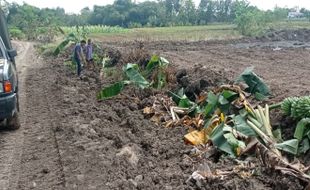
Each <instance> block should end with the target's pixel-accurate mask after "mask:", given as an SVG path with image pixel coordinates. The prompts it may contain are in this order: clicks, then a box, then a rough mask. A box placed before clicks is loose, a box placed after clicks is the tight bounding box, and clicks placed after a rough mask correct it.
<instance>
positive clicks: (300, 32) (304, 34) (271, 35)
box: [257, 29, 310, 42]
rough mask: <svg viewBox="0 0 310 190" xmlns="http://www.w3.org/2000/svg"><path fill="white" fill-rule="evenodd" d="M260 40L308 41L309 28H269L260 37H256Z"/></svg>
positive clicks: (309, 38)
mask: <svg viewBox="0 0 310 190" xmlns="http://www.w3.org/2000/svg"><path fill="white" fill-rule="evenodd" d="M257 39H259V40H261V41H300V42H309V41H310V29H297V30H287V29H286V30H277V31H275V30H271V31H268V32H267V33H266V34H265V35H263V36H262V37H259V38H257Z"/></svg>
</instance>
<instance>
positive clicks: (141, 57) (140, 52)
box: [120, 48, 151, 68]
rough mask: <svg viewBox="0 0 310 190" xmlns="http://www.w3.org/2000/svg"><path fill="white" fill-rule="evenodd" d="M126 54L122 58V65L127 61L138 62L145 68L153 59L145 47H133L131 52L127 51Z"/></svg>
mask: <svg viewBox="0 0 310 190" xmlns="http://www.w3.org/2000/svg"><path fill="white" fill-rule="evenodd" d="M124 54H125V55H124V56H123V57H122V59H121V60H120V65H125V64H127V63H136V64H138V65H139V66H140V67H141V68H145V67H146V65H147V63H148V62H149V61H150V59H151V54H150V53H149V52H148V51H147V50H145V49H144V48H137V49H133V50H131V51H129V52H125V53H124Z"/></svg>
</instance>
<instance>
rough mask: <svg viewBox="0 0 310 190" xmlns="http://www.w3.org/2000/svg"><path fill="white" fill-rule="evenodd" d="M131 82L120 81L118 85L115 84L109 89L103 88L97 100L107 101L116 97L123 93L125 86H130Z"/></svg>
mask: <svg viewBox="0 0 310 190" xmlns="http://www.w3.org/2000/svg"><path fill="white" fill-rule="evenodd" d="M128 83H129V81H120V82H117V83H114V84H112V85H110V86H108V87H105V88H103V89H102V90H101V91H100V92H99V93H98V94H97V99H98V100H105V99H108V98H111V97H113V96H116V95H118V94H120V93H121V91H122V90H123V89H124V86H125V84H128Z"/></svg>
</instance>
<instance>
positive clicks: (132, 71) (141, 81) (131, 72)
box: [123, 63, 150, 89]
mask: <svg viewBox="0 0 310 190" xmlns="http://www.w3.org/2000/svg"><path fill="white" fill-rule="evenodd" d="M123 70H124V72H125V73H126V76H127V77H128V78H129V80H130V81H131V82H132V83H133V84H135V85H137V86H139V87H140V88H141V89H145V88H148V87H149V86H150V83H149V82H148V81H147V80H146V79H145V78H144V77H143V76H142V75H141V73H140V72H139V67H138V65H137V64H131V63H128V64H127V65H125V66H124V67H123Z"/></svg>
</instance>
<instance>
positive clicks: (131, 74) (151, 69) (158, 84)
mask: <svg viewBox="0 0 310 190" xmlns="http://www.w3.org/2000/svg"><path fill="white" fill-rule="evenodd" d="M168 65H169V62H168V60H166V59H165V58H163V57H159V56H157V55H154V56H152V58H151V60H150V61H149V62H148V64H147V66H146V67H145V68H144V69H142V68H140V67H139V66H138V65H137V64H132V63H128V64H126V65H125V66H124V67H123V72H124V75H123V76H124V78H123V80H121V81H118V82H116V83H114V84H112V85H110V86H107V87H104V88H103V89H102V90H101V91H100V92H99V93H98V95H97V99H98V100H104V99H108V98H111V97H113V96H116V95H118V94H120V93H121V92H122V91H123V89H124V88H125V87H126V86H127V85H135V86H137V87H139V88H141V89H145V88H156V89H161V88H163V87H164V86H165V85H166V84H167V67H168Z"/></svg>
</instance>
